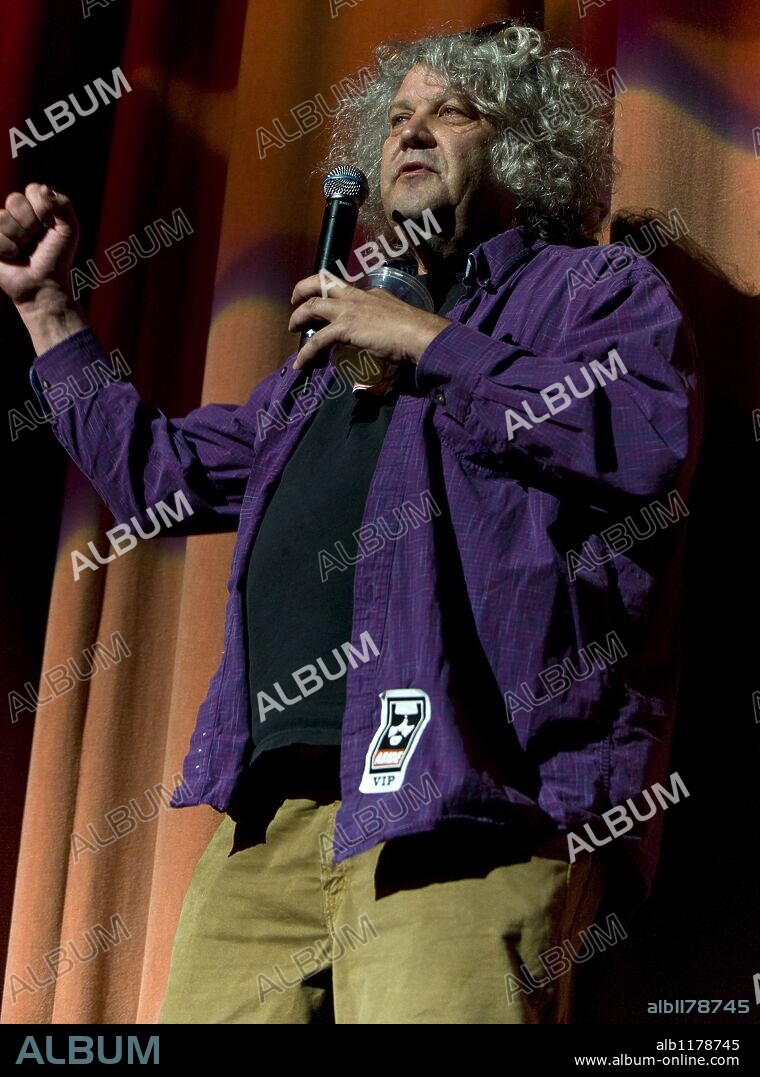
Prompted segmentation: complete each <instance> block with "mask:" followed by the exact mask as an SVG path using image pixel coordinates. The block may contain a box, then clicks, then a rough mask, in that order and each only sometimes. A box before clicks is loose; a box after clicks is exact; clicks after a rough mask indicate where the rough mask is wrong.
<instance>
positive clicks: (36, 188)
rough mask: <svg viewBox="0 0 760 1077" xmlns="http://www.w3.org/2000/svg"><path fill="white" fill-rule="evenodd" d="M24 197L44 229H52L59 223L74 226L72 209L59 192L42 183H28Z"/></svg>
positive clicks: (66, 199)
mask: <svg viewBox="0 0 760 1077" xmlns="http://www.w3.org/2000/svg"><path fill="white" fill-rule="evenodd" d="M24 195H25V196H26V200H27V201H28V203H29V205H30V206H31V208H32V210H33V212H34V214H35V216H36V217H37V219H38V220H39V221H40V222H41V223H42V224H43V225H44V226H45V227H46V228H52V227H53V226H54V225H55V224H57V223H58V222H59V221H60V222H62V223H65V224H68V225H71V226H72V227H74V226H75V225H76V217H75V215H74V207H73V206H72V204H71V202H70V201H69V199H68V198H67V197H66V195H65V194H61V193H60V191H54V190H53V189H52V187H48V186H47V185H46V184H44V183H29V184H27V186H26V188H25V189H24Z"/></svg>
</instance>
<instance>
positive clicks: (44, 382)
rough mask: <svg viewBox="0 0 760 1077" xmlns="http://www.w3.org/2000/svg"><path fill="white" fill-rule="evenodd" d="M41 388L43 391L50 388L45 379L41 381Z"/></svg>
mask: <svg viewBox="0 0 760 1077" xmlns="http://www.w3.org/2000/svg"><path fill="white" fill-rule="evenodd" d="M42 388H43V389H49V388H50V382H49V381H48V380H47V378H43V379H42Z"/></svg>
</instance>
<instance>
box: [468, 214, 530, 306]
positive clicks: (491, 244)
mask: <svg viewBox="0 0 760 1077" xmlns="http://www.w3.org/2000/svg"><path fill="white" fill-rule="evenodd" d="M546 246H547V240H545V239H538V238H531V237H530V234H529V232H528V230H527V228H526V227H525V226H524V225H517V226H516V227H515V228H508V229H507V231H506V232H499V233H498V235H495V236H491V238H490V239H487V240H485V241H484V242H483V243H479V244H478V246H477V247H475V248H474V249H473V250H472V251H471V252H470V254H469V255H468V256H467V265H466V267H465V271H464V276H463V277H462V283H463V284H464V286H465V287H466V288H467V289H468V291H469V290H471V289H473V288H474V287H475V286H476V285H477V286H479V287H481V288H485V289H486V291H496V289H498V288H499V287H500V286H501V285H502V284H503V282H504V280H505V278H506V277H507V275H508V274H509V273H510V271H511V270H512V269H513V268H514V267H515V266H516V265H517V264H518V262H521V261H522V260H523V259H525V258H527V257H528V256H530V255H533V254H535V253H537V252H538V251H540V250H541V249H542V248H543V247H546Z"/></svg>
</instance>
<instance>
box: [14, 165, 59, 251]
mask: <svg viewBox="0 0 760 1077" xmlns="http://www.w3.org/2000/svg"><path fill="white" fill-rule="evenodd" d="M59 199H65V196H64V195H56V192H54V191H52V190H51V189H50V188H49V187H47V186H45V185H44V184H41V183H30V184H28V185H27V187H26V189H25V192H24V194H21V192H20V191H12V192H11V194H9V195H8V197H7V198H6V200H5V206H4V207H3V208H2V209H0V256H5V257H11V258H12V257H15V256H16V255H18V254H19V253H20V251H22V250H23V249H24V248H25V247H27V246H29V245H30V244H32V243H33V242H34V241H35V239H37V238H38V237H39V236H40V235H41V234H42V233H44V232H45V229H46V228H50V227H52V226H53V225H54V224H55V221H56V216H55V207H56V205H57V202H58V200H59ZM65 201H68V199H65Z"/></svg>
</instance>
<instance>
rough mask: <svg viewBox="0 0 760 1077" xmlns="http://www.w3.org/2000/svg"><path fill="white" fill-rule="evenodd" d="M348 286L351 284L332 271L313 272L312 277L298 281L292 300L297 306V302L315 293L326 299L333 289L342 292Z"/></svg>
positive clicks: (301, 301)
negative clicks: (334, 274)
mask: <svg viewBox="0 0 760 1077" xmlns="http://www.w3.org/2000/svg"><path fill="white" fill-rule="evenodd" d="M348 287H350V286H349V285H348V284H346V282H345V281H342V280H341V279H340V277H335V276H333V275H332V273H327V272H324V273H312V275H311V276H310V277H304V278H303V280H299V281H298V283H297V284H296V286H295V288H294V289H293V294H292V295H291V297H290V302H291V304H292V305H294V306H295V304H296V303H303V301H304V300H305V299H309V298H310V297H311V296H314V295H319V296H322V298H323V299H324V298H326V297H327V296H328V295H329V294H330V291H331V290H332V291H333V292H335V291H337V290H340V291H341V292H342V291H343V290H344V289H345V288H348ZM352 290H353V289H352Z"/></svg>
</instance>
